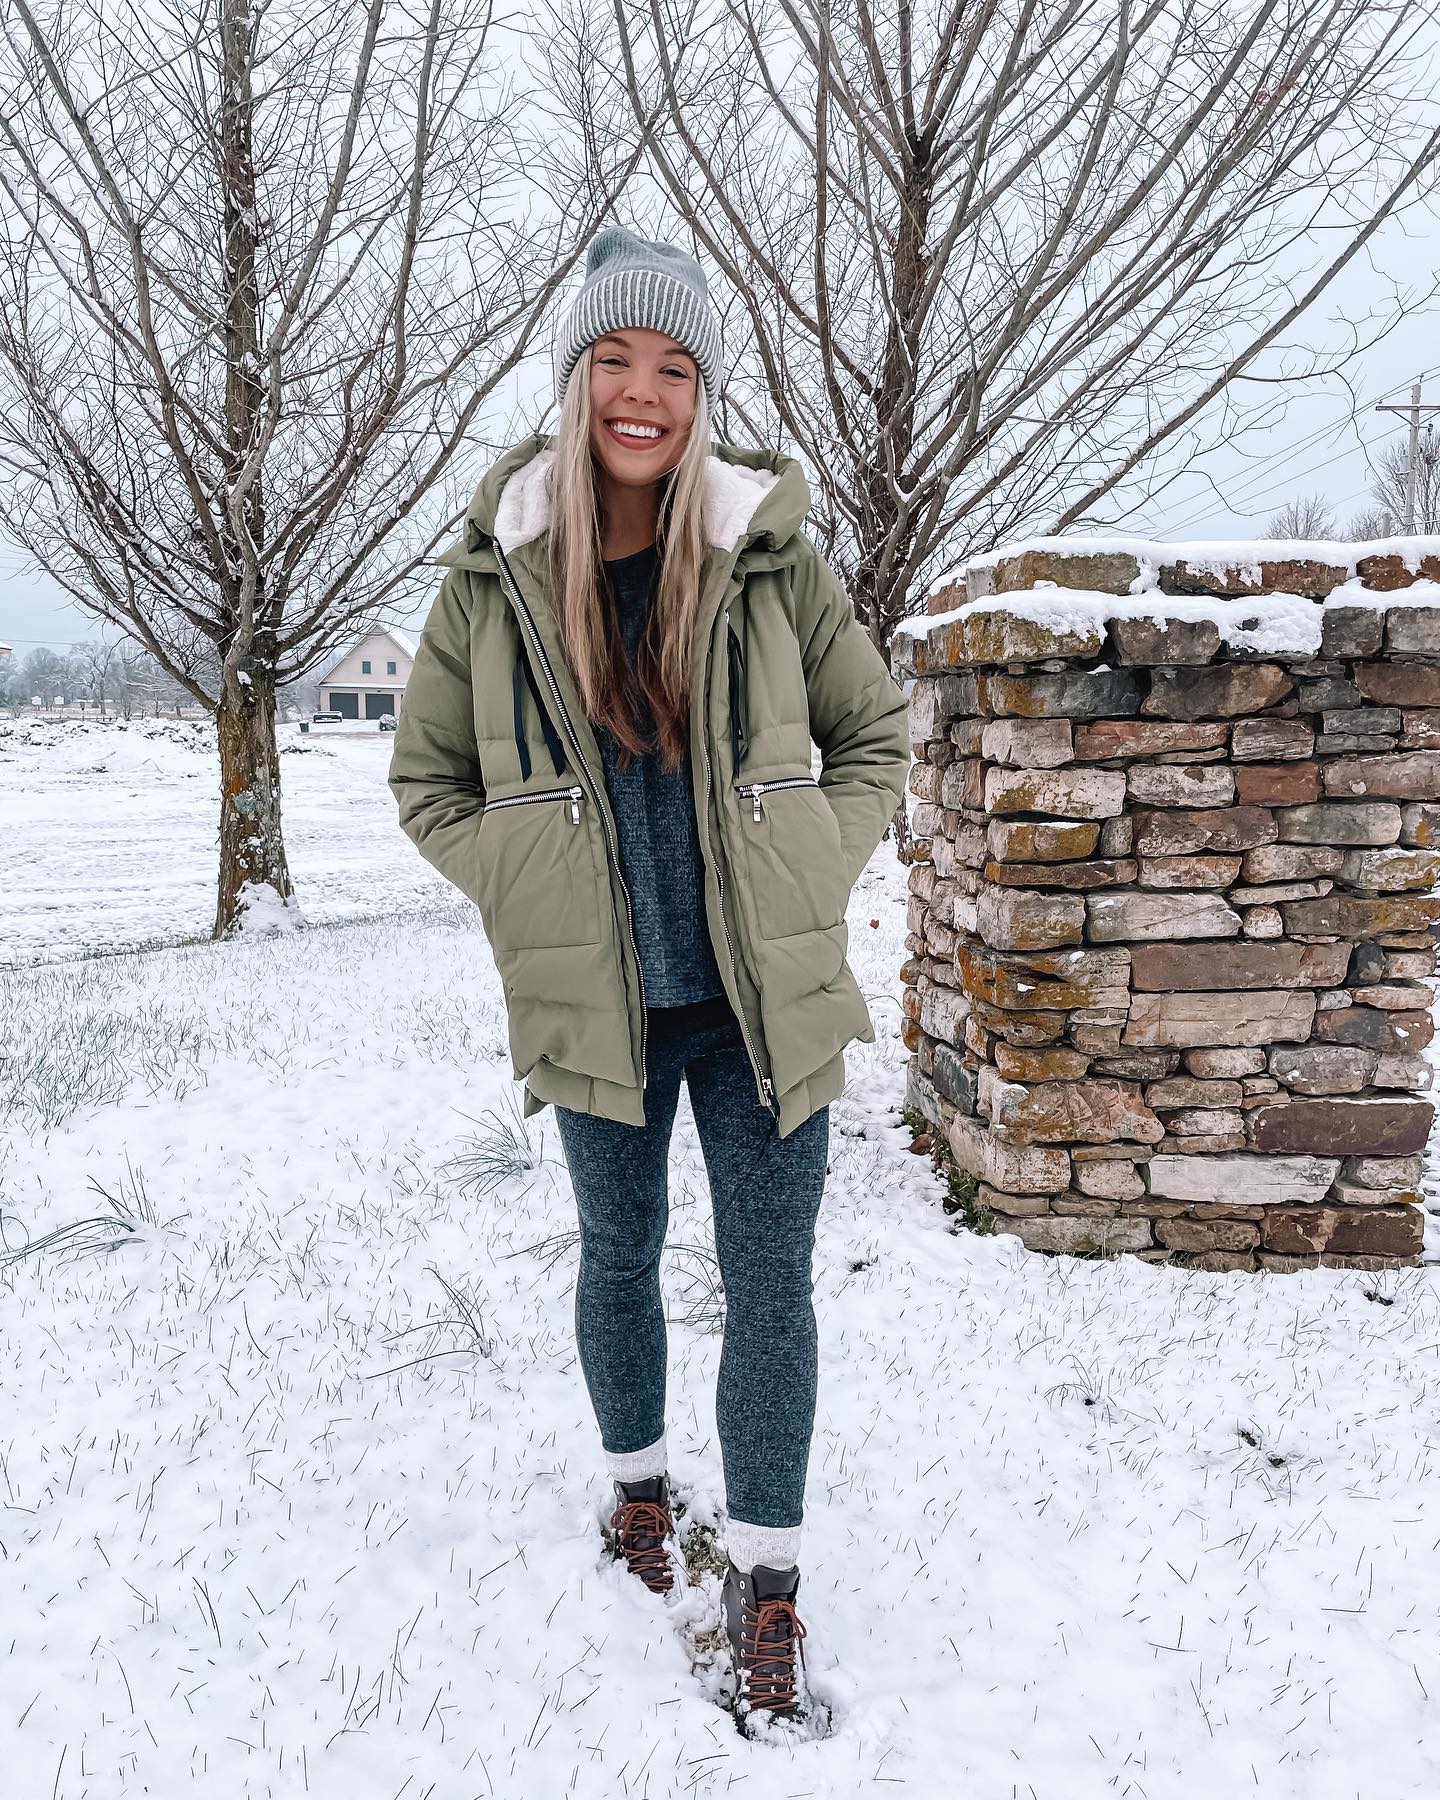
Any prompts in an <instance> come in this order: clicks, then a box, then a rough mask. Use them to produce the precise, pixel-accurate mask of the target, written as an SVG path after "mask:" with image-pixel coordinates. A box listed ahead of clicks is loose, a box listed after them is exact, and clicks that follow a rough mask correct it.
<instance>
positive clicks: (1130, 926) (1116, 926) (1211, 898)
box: [1085, 893, 1240, 943]
mask: <svg viewBox="0 0 1440 1800" xmlns="http://www.w3.org/2000/svg"><path fill="white" fill-rule="evenodd" d="M1085 910H1086V930H1087V932H1088V934H1089V936H1090V939H1091V941H1092V942H1095V943H1118V942H1123V941H1126V940H1133V939H1155V938H1163V939H1167V940H1174V939H1176V938H1186V939H1188V938H1216V937H1234V936H1235V935H1236V934H1237V933H1238V932H1239V930H1240V915H1239V914H1238V913H1237V912H1234V911H1233V910H1232V909H1231V908H1230V907H1228V906H1227V905H1226V904H1225V902H1224V901H1223V900H1222V899H1220V898H1219V896H1218V895H1216V894H1205V893H1194V894H1154V893H1139V894H1095V895H1091V896H1090V897H1089V898H1088V899H1087V900H1086V902H1085Z"/></svg>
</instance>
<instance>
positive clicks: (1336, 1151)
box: [1247, 1099, 1435, 1156]
mask: <svg viewBox="0 0 1440 1800" xmlns="http://www.w3.org/2000/svg"><path fill="white" fill-rule="evenodd" d="M1434 1117H1435V1108H1434V1106H1433V1105H1432V1104H1431V1103H1430V1101H1428V1100H1342V1099H1325V1100H1291V1101H1289V1102H1288V1103H1287V1104H1286V1105H1284V1106H1257V1107H1256V1108H1255V1109H1254V1111H1253V1112H1251V1113H1250V1114H1249V1115H1248V1118H1247V1128H1248V1131H1249V1133H1250V1140H1251V1142H1252V1143H1253V1144H1254V1146H1255V1148H1256V1149H1257V1150H1265V1151H1279V1152H1281V1153H1283V1154H1292V1155H1293V1154H1312V1153H1313V1154H1327V1155H1338V1156H1407V1155H1409V1154H1410V1153H1411V1152H1412V1151H1415V1150H1423V1149H1424V1148H1425V1141H1426V1139H1427V1138H1428V1136H1429V1135H1430V1123H1431V1121H1432V1119H1433V1118H1434Z"/></svg>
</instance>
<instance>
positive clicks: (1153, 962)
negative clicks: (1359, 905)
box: [1130, 944, 1350, 992]
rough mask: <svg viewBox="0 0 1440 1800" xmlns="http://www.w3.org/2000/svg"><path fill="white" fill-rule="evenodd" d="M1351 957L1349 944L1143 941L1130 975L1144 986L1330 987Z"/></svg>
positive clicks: (1142, 988) (1152, 989)
mask: <svg viewBox="0 0 1440 1800" xmlns="http://www.w3.org/2000/svg"><path fill="white" fill-rule="evenodd" d="M1349 962H1350V947H1349V945H1348V944H1206V945H1203V946H1199V947H1196V946H1192V945H1189V944H1186V945H1183V946H1178V945H1177V946H1174V947H1172V946H1170V945H1165V944H1141V945H1137V946H1136V947H1135V949H1134V950H1133V951H1132V952H1131V957H1130V981H1131V985H1132V986H1133V987H1135V988H1136V989H1137V990H1140V991H1143V992H1173V991H1177V990H1180V991H1184V990H1197V989H1213V990H1216V991H1219V990H1233V989H1237V988H1314V987H1333V986H1334V985H1335V984H1336V983H1337V982H1340V981H1343V980H1344V979H1345V971H1346V969H1347V968H1348V966H1349Z"/></svg>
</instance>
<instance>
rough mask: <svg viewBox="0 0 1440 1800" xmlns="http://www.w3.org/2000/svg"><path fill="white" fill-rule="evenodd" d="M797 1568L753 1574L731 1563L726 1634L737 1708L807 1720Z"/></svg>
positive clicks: (741, 1711)
mask: <svg viewBox="0 0 1440 1800" xmlns="http://www.w3.org/2000/svg"><path fill="white" fill-rule="evenodd" d="M799 1587H800V1571H799V1570H798V1569H767V1568H765V1567H764V1566H763V1565H760V1566H757V1567H756V1568H755V1569H753V1570H752V1571H751V1572H750V1573H749V1574H748V1575H747V1574H746V1573H744V1572H743V1571H742V1570H740V1569H737V1568H736V1567H735V1565H734V1563H727V1565H726V1569H725V1587H724V1592H723V1598H724V1604H725V1632H726V1636H727V1637H728V1638H729V1640H730V1660H731V1663H732V1665H733V1666H734V1670H735V1710H736V1713H737V1715H738V1716H739V1717H740V1719H741V1720H742V1722H743V1720H744V1717H745V1715H746V1713H750V1712H767V1713H770V1714H771V1715H773V1716H774V1717H777V1718H792V1719H793V1718H799V1717H803V1716H804V1715H805V1713H806V1712H807V1710H808V1708H807V1705H806V1699H805V1694H804V1688H803V1682H802V1678H801V1673H800V1671H801V1667H802V1665H803V1664H804V1661H805V1646H804V1639H805V1627H804V1626H803V1625H802V1624H801V1623H800V1619H799V1615H798V1614H797V1613H796V1611H795V1595H796V1593H797V1592H798V1590H799Z"/></svg>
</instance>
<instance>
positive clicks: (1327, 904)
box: [1280, 894, 1440, 941]
mask: <svg viewBox="0 0 1440 1800" xmlns="http://www.w3.org/2000/svg"><path fill="white" fill-rule="evenodd" d="M1280 911H1281V913H1282V914H1283V915H1284V919H1285V929H1286V931H1288V932H1291V933H1293V934H1294V935H1295V936H1297V937H1347V938H1350V939H1351V940H1352V941H1358V940H1360V939H1361V938H1378V937H1387V936H1389V935H1390V934H1391V933H1395V932H1408V931H1427V930H1429V928H1430V927H1431V926H1432V925H1433V924H1435V923H1436V921H1437V920H1440V899H1436V898H1429V897H1426V898H1420V897H1419V896H1417V895H1399V894H1385V895H1381V896H1380V897H1379V898H1377V899H1374V900H1366V899H1362V898H1360V897H1359V896H1358V895H1352V894H1327V895H1326V896H1325V898H1324V899H1323V900H1289V901H1286V903H1285V904H1284V905H1283V906H1282V907H1281V908H1280Z"/></svg>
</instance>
